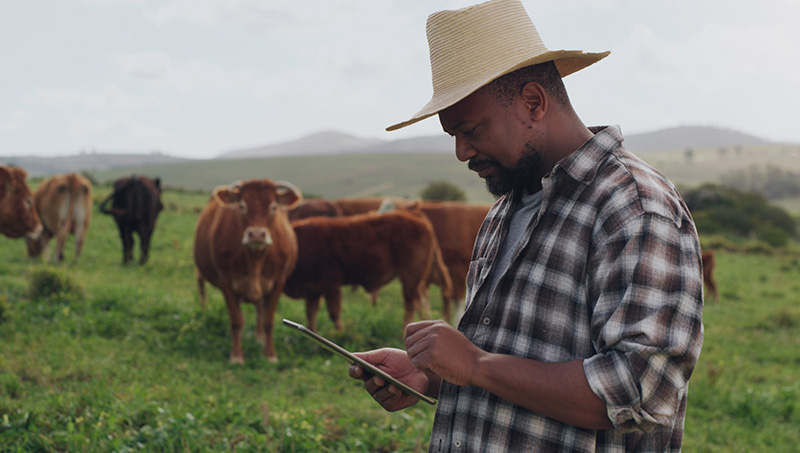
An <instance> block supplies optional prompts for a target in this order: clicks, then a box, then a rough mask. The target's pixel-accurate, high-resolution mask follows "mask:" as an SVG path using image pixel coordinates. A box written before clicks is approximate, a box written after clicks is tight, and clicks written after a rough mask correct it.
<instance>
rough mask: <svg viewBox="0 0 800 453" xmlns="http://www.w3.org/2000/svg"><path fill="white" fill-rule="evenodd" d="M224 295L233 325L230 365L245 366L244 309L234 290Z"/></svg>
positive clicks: (225, 291)
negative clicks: (243, 339)
mask: <svg viewBox="0 0 800 453" xmlns="http://www.w3.org/2000/svg"><path fill="white" fill-rule="evenodd" d="M223 295H224V296H225V306H226V307H227V308H228V318H229V319H230V324H231V341H232V345H231V355H230V363H236V364H243V363H244V352H243V351H242V327H243V326H244V316H243V315H242V307H241V305H240V304H239V300H238V299H237V298H236V295H234V294H233V290H232V289H228V290H223Z"/></svg>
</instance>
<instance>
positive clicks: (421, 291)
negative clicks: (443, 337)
mask: <svg viewBox="0 0 800 453" xmlns="http://www.w3.org/2000/svg"><path fill="white" fill-rule="evenodd" d="M417 298H418V301H419V302H418V305H417V315H418V316H419V319H431V297H430V293H429V292H428V285H427V284H425V282H423V283H420V285H419V286H418V287H417ZM448 319H449V318H448Z"/></svg>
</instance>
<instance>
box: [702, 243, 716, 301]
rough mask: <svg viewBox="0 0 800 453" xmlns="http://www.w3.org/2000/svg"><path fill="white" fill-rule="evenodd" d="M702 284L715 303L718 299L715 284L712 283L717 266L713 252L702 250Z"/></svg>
mask: <svg viewBox="0 0 800 453" xmlns="http://www.w3.org/2000/svg"><path fill="white" fill-rule="evenodd" d="M702 257H703V283H705V285H706V288H708V290H709V292H710V293H711V297H713V298H714V301H715V302H716V301H717V299H718V294H717V282H715V281H714V267H715V266H716V265H717V259H716V258H715V257H714V251H713V250H703V255H702Z"/></svg>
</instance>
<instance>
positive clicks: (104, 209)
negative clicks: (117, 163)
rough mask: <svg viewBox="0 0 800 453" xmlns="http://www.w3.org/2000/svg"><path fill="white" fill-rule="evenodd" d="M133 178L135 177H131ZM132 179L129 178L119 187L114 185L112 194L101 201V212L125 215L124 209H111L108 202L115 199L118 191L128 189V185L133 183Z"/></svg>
mask: <svg viewBox="0 0 800 453" xmlns="http://www.w3.org/2000/svg"><path fill="white" fill-rule="evenodd" d="M131 179H133V177H131ZM131 179H128V180H127V181H125V182H124V183H123V184H122V185H121V186H119V187H114V191H113V192H111V194H109V195H108V196H107V197H106V198H105V199H104V200H103V201H101V202H100V206H99V207H98V209H99V211H100V212H101V213H103V214H108V215H113V216H115V217H116V216H123V215H125V211H124V210H122V209H115V208H111V209H109V208H108V202H109V201H111V200H113V199H115V198H116V196H117V194H118V193H120V192H122V191H123V190H125V189H127V188H128V186H129V185H130V184H131Z"/></svg>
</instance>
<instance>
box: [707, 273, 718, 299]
mask: <svg viewBox="0 0 800 453" xmlns="http://www.w3.org/2000/svg"><path fill="white" fill-rule="evenodd" d="M705 284H706V286H707V287H708V292H709V293H711V297H712V298H713V299H714V302H716V301H717V283H716V282H714V279H713V278H709V279H706V281H705Z"/></svg>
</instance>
